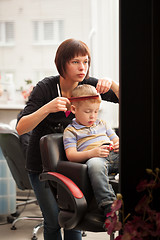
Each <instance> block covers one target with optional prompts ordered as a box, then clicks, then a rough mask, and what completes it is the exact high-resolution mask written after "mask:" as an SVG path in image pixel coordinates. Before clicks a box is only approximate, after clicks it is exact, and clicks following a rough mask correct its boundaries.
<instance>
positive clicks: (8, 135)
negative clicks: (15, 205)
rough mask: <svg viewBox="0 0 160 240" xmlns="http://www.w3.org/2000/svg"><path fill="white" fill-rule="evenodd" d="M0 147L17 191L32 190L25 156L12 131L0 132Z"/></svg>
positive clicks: (17, 138)
mask: <svg viewBox="0 0 160 240" xmlns="http://www.w3.org/2000/svg"><path fill="white" fill-rule="evenodd" d="M0 147H1V149H2V153H3V155H4V157H5V159H6V161H7V164H8V166H9V169H10V171H11V174H12V176H13V178H14V180H15V182H16V184H17V186H18V188H19V189H21V190H25V189H32V187H31V184H30V182H29V178H28V175H27V174H26V169H25V161H26V160H25V156H24V152H23V150H22V146H21V143H20V139H19V136H18V134H17V133H16V132H14V131H8V132H7V131H0Z"/></svg>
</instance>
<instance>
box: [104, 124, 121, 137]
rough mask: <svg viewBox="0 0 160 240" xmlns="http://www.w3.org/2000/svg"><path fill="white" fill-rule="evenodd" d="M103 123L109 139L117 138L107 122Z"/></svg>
mask: <svg viewBox="0 0 160 240" xmlns="http://www.w3.org/2000/svg"><path fill="white" fill-rule="evenodd" d="M104 123H105V127H106V134H107V136H108V138H109V139H110V141H112V140H113V139H114V138H118V136H117V134H116V133H115V131H114V130H113V129H112V128H111V127H110V125H109V124H107V123H106V122H104Z"/></svg>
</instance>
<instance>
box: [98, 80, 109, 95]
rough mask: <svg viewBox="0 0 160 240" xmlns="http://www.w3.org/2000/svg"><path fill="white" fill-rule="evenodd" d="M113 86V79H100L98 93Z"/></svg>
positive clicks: (106, 90)
mask: <svg viewBox="0 0 160 240" xmlns="http://www.w3.org/2000/svg"><path fill="white" fill-rule="evenodd" d="M111 86H112V80H111V79H99V80H98V83H97V86H96V89H97V92H98V93H100V94H101V93H106V92H108V91H109V89H110V88H111Z"/></svg>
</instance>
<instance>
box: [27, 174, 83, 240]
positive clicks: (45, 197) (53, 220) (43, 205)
mask: <svg viewBox="0 0 160 240" xmlns="http://www.w3.org/2000/svg"><path fill="white" fill-rule="evenodd" d="M28 175H29V179H30V182H31V185H32V187H33V190H34V192H35V195H36V197H37V201H38V203H39V206H40V209H41V211H42V215H43V218H44V239H45V240H62V236H61V231H60V226H59V224H58V212H59V209H58V206H57V202H56V200H55V198H54V195H53V194H52V192H51V190H50V188H49V186H46V182H41V181H40V180H39V174H37V173H29V174H28ZM81 239H82V237H81V232H80V231H78V230H64V240H81Z"/></svg>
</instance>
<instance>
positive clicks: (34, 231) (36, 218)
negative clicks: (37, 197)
mask: <svg viewBox="0 0 160 240" xmlns="http://www.w3.org/2000/svg"><path fill="white" fill-rule="evenodd" d="M20 220H33V221H41V223H39V224H37V225H36V226H35V227H34V228H33V232H32V238H31V239H32V240H37V239H38V238H37V233H38V230H39V229H40V228H41V227H43V218H42V217H33V216H25V217H19V218H17V219H15V220H14V221H13V222H12V226H11V230H16V229H17V228H16V226H15V225H16V223H17V222H19V221H20Z"/></svg>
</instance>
